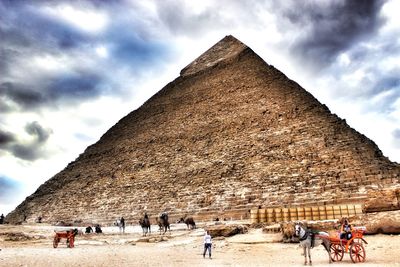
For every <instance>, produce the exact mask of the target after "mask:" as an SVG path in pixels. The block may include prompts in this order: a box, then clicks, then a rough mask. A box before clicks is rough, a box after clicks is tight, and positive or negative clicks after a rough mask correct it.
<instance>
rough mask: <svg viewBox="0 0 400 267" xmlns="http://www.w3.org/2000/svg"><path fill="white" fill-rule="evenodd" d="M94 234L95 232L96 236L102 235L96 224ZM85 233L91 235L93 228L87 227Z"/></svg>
mask: <svg viewBox="0 0 400 267" xmlns="http://www.w3.org/2000/svg"><path fill="white" fill-rule="evenodd" d="M94 232H95V233H96V234H101V233H103V230H101V227H100V225H99V224H96V226H95V227H94ZM85 233H86V234H91V233H93V228H92V226H90V225H89V226H88V227H86V229H85Z"/></svg>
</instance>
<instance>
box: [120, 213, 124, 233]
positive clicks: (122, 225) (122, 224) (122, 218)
mask: <svg viewBox="0 0 400 267" xmlns="http://www.w3.org/2000/svg"><path fill="white" fill-rule="evenodd" d="M120 223H121V227H122V232H123V233H125V219H124V217H121V219H120Z"/></svg>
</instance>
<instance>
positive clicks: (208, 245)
mask: <svg viewBox="0 0 400 267" xmlns="http://www.w3.org/2000/svg"><path fill="white" fill-rule="evenodd" d="M211 244H212V242H211V235H210V231H207V232H206V233H205V235H204V252H203V258H205V257H206V252H207V250H208V257H209V258H210V259H211Z"/></svg>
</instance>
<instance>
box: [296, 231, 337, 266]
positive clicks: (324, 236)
mask: <svg viewBox="0 0 400 267" xmlns="http://www.w3.org/2000/svg"><path fill="white" fill-rule="evenodd" d="M294 227H295V236H297V237H299V239H300V246H301V247H303V253H304V265H307V252H308V259H309V262H310V265H312V261H311V253H310V250H311V248H313V247H316V246H319V245H321V244H322V245H323V246H324V248H325V250H326V251H327V252H328V258H329V263H331V262H332V260H331V255H330V245H331V242H330V241H329V234H328V233H326V232H317V233H312V232H311V231H310V230H308V229H307V230H305V229H304V228H303V227H302V226H301V225H300V224H295V226H294Z"/></svg>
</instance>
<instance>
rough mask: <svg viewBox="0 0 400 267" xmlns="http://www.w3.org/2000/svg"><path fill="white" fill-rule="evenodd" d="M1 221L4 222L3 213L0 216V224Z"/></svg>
mask: <svg viewBox="0 0 400 267" xmlns="http://www.w3.org/2000/svg"><path fill="white" fill-rule="evenodd" d="M3 223H4V215H3V213H2V214H1V216H0V224H3Z"/></svg>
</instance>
